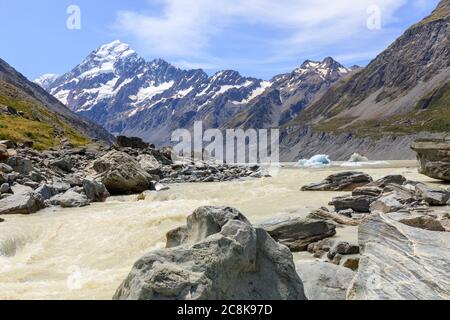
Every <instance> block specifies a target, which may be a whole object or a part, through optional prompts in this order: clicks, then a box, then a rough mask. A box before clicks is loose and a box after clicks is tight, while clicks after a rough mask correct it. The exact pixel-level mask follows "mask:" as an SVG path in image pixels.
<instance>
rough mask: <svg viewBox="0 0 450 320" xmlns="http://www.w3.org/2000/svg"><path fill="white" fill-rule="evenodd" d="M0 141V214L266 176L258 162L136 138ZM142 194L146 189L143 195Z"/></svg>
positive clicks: (28, 212) (68, 206)
mask: <svg viewBox="0 0 450 320" xmlns="http://www.w3.org/2000/svg"><path fill="white" fill-rule="evenodd" d="M31 147H32V146H31V145H27V144H22V145H16V144H15V143H13V142H11V141H0V215H6V214H33V213H36V212H37V211H39V210H42V209H44V208H46V207H49V206H60V207H63V208H73V207H84V206H87V205H89V204H91V203H94V202H104V201H105V200H106V199H107V198H108V197H109V196H110V195H126V194H139V193H143V192H147V191H161V190H164V189H168V188H169V187H168V186H167V185H168V184H172V183H192V182H220V181H230V180H235V179H242V178H261V177H263V176H267V175H268V174H267V173H265V172H264V171H263V170H262V169H261V168H260V167H259V166H249V167H245V166H236V165H224V164H217V163H215V162H211V161H200V160H193V159H185V160H184V159H178V160H177V161H174V160H173V159H172V152H171V149H170V148H165V149H161V150H157V149H155V148H154V146H152V145H149V144H147V143H145V142H143V141H142V140H141V139H139V138H127V137H119V138H118V145H116V146H113V147H104V146H102V145H99V144H91V145H88V146H86V147H82V148H71V147H70V146H65V147H63V148H62V149H58V150H49V151H44V152H39V151H36V150H33V149H32V148H31ZM142 198H145V194H143V195H142Z"/></svg>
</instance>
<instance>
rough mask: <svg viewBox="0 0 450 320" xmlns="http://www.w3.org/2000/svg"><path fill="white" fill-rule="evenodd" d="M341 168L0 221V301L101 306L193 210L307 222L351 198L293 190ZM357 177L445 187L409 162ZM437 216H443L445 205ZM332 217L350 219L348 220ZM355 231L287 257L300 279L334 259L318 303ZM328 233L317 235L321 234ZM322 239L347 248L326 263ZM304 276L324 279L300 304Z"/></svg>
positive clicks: (350, 259) (295, 171) (343, 229)
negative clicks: (232, 211)
mask: <svg viewBox="0 0 450 320" xmlns="http://www.w3.org/2000/svg"><path fill="white" fill-rule="evenodd" d="M348 169H349V168H345V170H348ZM342 171H343V168H342V167H339V166H336V167H329V168H322V169H300V168H282V169H280V170H279V171H278V172H277V173H276V174H275V173H273V177H272V178H262V179H250V180H234V181H228V182H212V183H206V182H204V183H194V184H185V183H183V184H172V185H170V189H169V190H164V191H160V192H157V191H152V192H149V193H148V194H147V196H146V197H145V200H141V201H138V196H137V195H130V196H113V197H110V198H108V199H107V200H106V202H99V203H93V204H91V205H90V206H87V207H81V208H66V209H61V208H59V207H48V208H46V209H44V210H42V211H39V212H37V213H35V214H33V215H2V216H1V217H2V218H4V219H5V220H6V221H5V222H3V223H0V252H1V255H0V261H1V263H0V298H6V299H11V298H17V299H25V298H31V299H77V298H82V299H111V297H112V296H113V295H114V293H115V292H116V291H117V289H118V288H119V286H120V284H121V283H122V282H123V281H124V280H125V279H126V278H127V275H128V274H129V272H130V270H131V268H132V266H133V264H134V263H135V262H136V261H138V260H139V259H140V258H141V257H143V256H144V255H145V254H147V253H149V252H152V251H153V250H158V249H163V248H164V247H165V246H166V234H167V232H169V231H170V230H173V229H176V228H178V227H180V226H183V225H185V224H186V217H187V216H189V215H191V214H192V213H193V212H194V211H195V210H196V209H197V208H199V207H201V206H208V205H209V206H210V205H213V206H224V205H225V206H229V207H234V208H237V209H238V210H239V211H240V212H242V213H243V214H244V215H245V216H246V217H247V218H248V219H249V220H250V222H251V223H253V224H254V225H256V226H260V225H262V224H267V223H268V222H273V221H274V220H276V221H283V220H286V216H290V217H294V218H296V219H297V218H298V219H307V220H308V219H310V217H308V216H309V215H310V213H311V212H313V211H316V210H317V209H319V208H321V207H323V206H325V207H327V210H328V211H329V212H331V213H332V212H333V211H334V207H333V206H331V205H328V204H329V202H330V201H331V200H332V199H333V198H336V197H340V196H349V195H351V193H352V192H351V191H300V188H301V187H302V186H304V185H308V184H312V183H317V182H319V181H321V180H325V179H326V178H327V177H328V176H330V175H331V174H334V173H338V172H342ZM357 171H362V172H364V173H366V174H368V175H369V176H370V177H371V178H372V180H374V181H376V180H378V179H380V178H382V177H384V176H387V175H403V176H405V177H407V178H408V180H411V181H420V182H424V183H426V184H427V185H430V186H435V187H444V188H447V187H448V185H445V184H443V183H442V182H439V181H436V180H433V179H431V178H428V177H426V176H423V175H420V174H419V173H418V171H417V166H416V162H414V161H410V162H391V163H389V164H385V165H378V166H372V167H358V168H357ZM439 209H440V210H444V209H447V210H448V207H445V206H444V207H439ZM347 214H348V213H347ZM354 214H357V213H354ZM340 216H342V217H344V218H347V219H350V220H351V221H353V220H358V219H353V218H351V215H350V217H348V216H345V215H340ZM392 223H396V222H395V221H394V222H392ZM315 225H317V224H315ZM325 226H326V225H325ZM358 228H359V226H358V225H357V224H355V225H344V224H336V227H335V229H334V230H335V232H336V234H335V235H334V236H332V237H330V238H325V239H323V240H316V241H319V242H316V243H319V244H322V246H318V247H317V249H315V248H314V246H311V247H310V248H306V249H307V250H308V249H309V251H310V252H308V251H298V252H294V253H293V259H294V262H295V263H296V265H297V269H298V271H299V275H300V278H301V277H302V271H303V272H305V273H306V272H307V271H308V270H310V269H311V267H309V268H308V267H300V266H299V264H300V265H301V263H307V264H310V263H316V262H315V261H316V260H318V261H319V260H320V261H331V262H333V260H335V258H336V257H338V258H339V257H340V258H341V259H340V261H339V264H340V265H344V264H346V266H347V267H342V266H338V265H335V264H333V263H329V262H323V263H327V264H326V267H322V268H321V269H322V270H324V272H325V271H326V272H329V273H330V274H332V275H338V276H337V277H336V283H337V285H335V284H332V285H331V287H330V289H329V290H320V291H319V292H327V294H328V296H327V297H328V298H332V297H334V298H336V297H339V298H342V297H345V295H346V291H347V289H348V284H349V283H350V281H348V277H349V275H351V278H352V279H353V278H354V276H355V275H356V273H355V271H353V270H352V269H351V268H353V269H355V262H356V261H358V263H359V260H360V259H361V254H348V253H350V252H355V251H352V250H355V248H354V246H355V245H356V246H358V247H359V240H358ZM331 229H332V228H331ZM331 229H323V230H328V232H329V230H331ZM310 230H311V229H310ZM418 230H420V229H418ZM268 231H269V232H271V231H270V230H268ZM319 231H320V229H319ZM429 232H432V233H433V232H434V231H429ZM438 233H439V234H440V233H441V232H438ZM393 236H395V235H393ZM326 241H330V242H333V243H332V244H339V243H340V242H347V243H348V244H349V246H345V245H342V244H341V245H339V247H338V246H336V247H335V248H333V250H332V253H331V254H330V257H332V259H330V258H329V257H328V255H329V251H326V250H329V249H330V243H329V244H326V243H325V242H326ZM366 248H367V246H366ZM302 249H303V248H302ZM319 249H320V250H319ZM361 251H362V256H364V255H372V253H370V252H368V251H367V249H366V250H361ZM342 253H346V254H342ZM333 255H334V256H333ZM338 258H337V259H336V260H335V261H334V262H335V263H337V260H338ZM363 259H364V258H363ZM362 262H363V263H365V262H364V260H363V261H362ZM299 268H300V269H301V270H300V269H299ZM336 268H338V269H336ZM341 268H345V270H343V269H341ZM313 269H316V266H313ZM342 270H343V271H342ZM443 270H444V272H445V269H443ZM314 277H316V278H317V277H319V278H320V279H326V278H327V277H326V274H325V275H324V274H321V275H318V274H315V275H313V276H308V278H307V279H305V280H303V282H304V286H305V290H306V291H308V288H309V291H308V294H311V296H310V297H309V298H314V297H320V296H314V295H313V294H314V292H317V291H314V288H311V287H308V286H309V284H310V283H311V280H309V281H308V279H315V278H314ZM328 278H329V277H328ZM381 279H383V277H381ZM312 282H313V283H317V281H312ZM339 284H340V285H341V288H340V289H339ZM343 284H345V287H344V285H343ZM324 286H330V284H329V283H325V284H324ZM310 292H311V293H310ZM335 294H336V295H337V296H336V295H335ZM355 297H358V296H356V295H355ZM359 297H361V296H359ZM322 298H323V296H322Z"/></svg>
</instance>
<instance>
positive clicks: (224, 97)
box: [48, 41, 347, 146]
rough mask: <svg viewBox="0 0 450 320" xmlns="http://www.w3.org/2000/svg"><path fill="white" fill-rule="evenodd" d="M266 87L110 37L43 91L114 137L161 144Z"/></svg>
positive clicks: (218, 121) (226, 116)
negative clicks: (183, 65) (178, 63)
mask: <svg viewBox="0 0 450 320" xmlns="http://www.w3.org/2000/svg"><path fill="white" fill-rule="evenodd" d="M324 61H326V62H328V63H330V64H331V65H332V64H333V63H334V62H335V61H334V60H332V59H331V58H328V59H325V60H324ZM309 63H312V61H309ZM335 63H337V62H335ZM339 66H340V67H341V68H344V67H343V66H341V65H340V64H339ZM298 69H299V68H298ZM344 69H345V68H344ZM345 70H347V69H345ZM278 77H279V76H278ZM276 78H277V77H275V78H274V79H276ZM271 86H272V82H271V81H265V80H262V79H257V78H253V77H245V76H242V75H241V74H240V73H239V72H238V71H234V70H223V71H218V72H216V73H215V74H213V75H211V76H209V75H208V74H207V73H206V72H204V71H203V70H201V69H195V70H182V69H180V68H177V67H175V66H173V65H171V64H170V63H168V62H167V61H165V60H163V59H154V60H152V61H149V62H147V61H145V60H144V59H143V58H141V57H140V56H139V55H138V54H137V53H136V52H135V51H134V50H133V49H131V47H130V46H129V45H127V44H124V43H122V42H120V41H114V42H111V43H109V44H105V45H103V46H100V47H99V48H97V49H95V50H94V51H92V52H91V53H90V54H89V55H88V56H87V57H86V58H85V59H84V60H83V61H82V62H81V63H80V64H79V65H78V66H76V67H75V68H73V69H72V70H71V71H69V72H68V73H66V74H64V75H62V76H60V77H59V78H58V79H57V80H56V81H54V82H53V83H51V85H50V86H49V88H48V91H49V92H50V93H51V94H52V95H54V96H55V97H57V98H58V99H59V100H60V101H62V102H63V103H65V104H67V106H68V107H69V108H70V109H71V110H73V111H75V112H77V113H79V114H81V115H83V116H85V117H87V118H90V119H92V120H94V121H96V122H97V123H99V124H101V125H103V126H104V127H105V128H107V129H108V130H109V131H110V132H112V133H114V134H116V135H119V134H122V135H129V136H138V137H141V138H143V139H144V140H146V141H149V142H152V143H154V144H156V145H158V146H161V145H164V144H168V143H169V142H170V140H169V139H170V134H171V132H172V131H174V130H175V129H178V128H186V129H191V128H192V126H193V123H194V121H198V120H201V121H203V123H204V126H205V128H220V127H223V126H224V124H225V123H226V122H228V121H229V120H230V119H232V118H233V116H234V115H236V114H238V113H239V112H241V111H243V110H244V109H245V108H246V106H247V104H248V103H250V102H251V101H253V100H255V99H256V98H257V97H259V96H261V95H262V94H263V93H264V92H265V91H266V90H267V89H269V88H270V87H271ZM291 112H293V113H294V115H295V113H296V112H297V110H291ZM288 120H290V117H289V118H288Z"/></svg>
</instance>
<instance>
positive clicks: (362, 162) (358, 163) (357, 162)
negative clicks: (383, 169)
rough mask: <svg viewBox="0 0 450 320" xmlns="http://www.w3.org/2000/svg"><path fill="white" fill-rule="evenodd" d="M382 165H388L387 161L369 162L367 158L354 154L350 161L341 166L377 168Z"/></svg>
mask: <svg viewBox="0 0 450 320" xmlns="http://www.w3.org/2000/svg"><path fill="white" fill-rule="evenodd" d="M381 164H388V162H387V161H369V159H368V158H367V157H364V156H362V155H360V154H359V153H354V154H353V155H352V156H351V157H350V159H349V160H348V161H346V162H344V163H342V164H341V167H362V166H375V165H381Z"/></svg>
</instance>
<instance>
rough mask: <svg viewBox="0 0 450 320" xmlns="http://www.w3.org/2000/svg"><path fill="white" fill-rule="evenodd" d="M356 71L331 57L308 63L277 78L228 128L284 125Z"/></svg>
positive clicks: (229, 123) (232, 120)
mask: <svg viewBox="0 0 450 320" xmlns="http://www.w3.org/2000/svg"><path fill="white" fill-rule="evenodd" d="M354 70H355V68H351V69H348V68H345V67H344V66H343V65H341V64H340V63H339V62H337V61H335V60H333V58H330V57H328V58H325V59H324V60H323V61H322V62H319V61H310V60H307V61H305V62H304V63H303V64H302V65H301V66H300V67H299V68H297V69H295V70H294V71H293V72H291V73H288V74H283V75H279V76H276V77H275V78H274V79H273V80H272V86H271V87H270V88H269V89H268V90H266V91H265V92H264V94H261V95H260V96H258V97H257V98H255V99H253V100H252V101H250V102H249V104H248V105H247V107H246V108H245V109H244V110H243V111H242V112H240V113H238V114H236V116H234V117H233V118H232V119H231V120H230V121H228V122H227V123H226V124H225V126H226V127H228V128H245V129H247V128H269V127H278V126H280V125H284V124H286V123H287V122H289V121H291V120H292V119H294V118H295V117H296V116H297V115H298V114H299V112H300V111H301V110H302V109H303V108H305V107H306V106H308V105H309V104H310V103H311V102H313V101H316V100H317V99H318V98H319V97H320V96H321V95H322V94H323V93H325V92H326V90H327V89H329V88H330V87H331V86H332V85H333V84H334V83H336V82H337V81H339V80H340V79H342V78H346V77H348V76H349V75H350V74H352V72H353V71H354Z"/></svg>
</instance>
